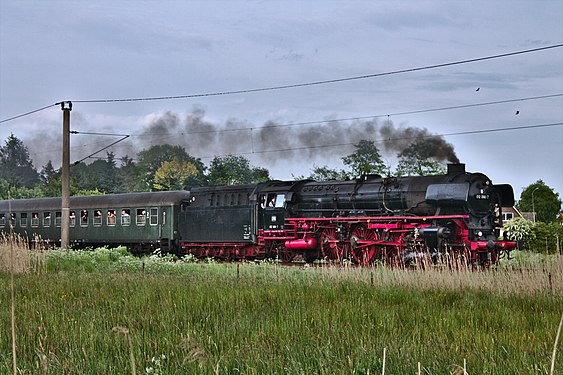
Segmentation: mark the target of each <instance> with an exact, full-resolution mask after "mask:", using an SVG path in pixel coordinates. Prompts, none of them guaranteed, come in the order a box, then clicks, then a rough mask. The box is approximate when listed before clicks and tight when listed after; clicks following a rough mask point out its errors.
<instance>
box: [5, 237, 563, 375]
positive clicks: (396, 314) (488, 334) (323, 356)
mask: <svg viewBox="0 0 563 375" xmlns="http://www.w3.org/2000/svg"><path fill="white" fill-rule="evenodd" d="M10 251H11V249H6V248H5V249H3V250H0V262H2V263H1V264H2V265H3V266H4V268H0V291H1V294H0V306H2V308H1V309H0V373H2V374H4V373H11V371H12V363H13V362H12V341H11V340H12V335H11V316H10V306H11V302H10V294H11V293H10V284H11V283H10V273H9V272H8V271H9V269H7V267H6V265H7V264H9V263H7V262H6V259H9V257H8V256H7V254H9V253H10ZM13 254H14V257H15V258H16V259H19V260H18V263H17V264H18V268H15V269H14V270H15V272H16V275H15V279H14V285H15V290H14V292H15V305H14V307H15V324H16V344H17V367H18V372H19V373H22V374H63V373H69V374H78V373H79V374H102V373H103V374H124V373H133V372H135V373H136V374H189V373H201V374H216V373H219V374H381V373H382V370H383V367H384V366H385V372H386V373H387V374H416V373H418V369H419V366H420V373H422V374H450V373H461V371H462V369H463V365H464V361H465V362H466V366H467V371H468V373H470V374H533V373H537V374H549V372H550V366H551V361H552V352H553V346H554V342H555V336H556V334H557V328H558V325H559V322H560V319H561V314H562V313H563V307H562V306H563V272H561V271H563V263H562V261H561V259H559V258H557V257H550V258H545V257H541V258H537V257H535V256H530V255H528V254H525V253H519V254H518V256H517V257H516V259H514V260H512V261H510V262H506V263H505V264H504V265H503V266H502V267H499V268H498V269H494V270H490V271H486V272H475V271H468V270H461V271H451V270H449V269H444V268H437V269H433V270H428V271H416V270H414V271H413V270H398V269H386V268H384V267H378V268H354V267H323V268H316V267H302V266H296V267H280V266H279V265H276V264H274V263H260V264H255V263H242V264H219V263H215V262H191V261H188V262H185V261H180V262H170V261H168V260H167V259H161V258H157V257H150V258H145V259H142V260H139V259H136V258H133V257H130V256H128V255H127V254H126V253H125V252H124V251H123V250H106V249H101V250H97V251H93V252H92V251H90V252H69V253H65V252H62V251H50V252H47V253H45V252H33V253H32V254H31V253H29V252H26V251H23V250H18V251H14V252H13ZM26 259H27V260H26ZM0 267H2V266H0ZM384 351H385V363H384ZM560 351H561V345H559V353H558V356H557V361H556V364H555V373H561V372H563V364H562V360H561V358H562V355H563V354H562V353H560Z"/></svg>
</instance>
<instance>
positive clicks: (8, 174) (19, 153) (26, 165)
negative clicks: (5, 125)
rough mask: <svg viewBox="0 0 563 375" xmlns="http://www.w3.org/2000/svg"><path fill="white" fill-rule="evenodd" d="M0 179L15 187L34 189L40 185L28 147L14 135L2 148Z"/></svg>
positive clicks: (0, 148)
mask: <svg viewBox="0 0 563 375" xmlns="http://www.w3.org/2000/svg"><path fill="white" fill-rule="evenodd" d="M0 179H3V180H6V181H7V182H8V184H10V185H12V186H15V187H27V188H32V187H34V186H35V185H37V184H38V183H39V174H38V173H37V170H35V168H34V167H33V162H32V160H31V159H30V158H29V151H28V150H27V147H26V146H25V145H24V144H23V142H22V141H21V140H20V139H18V138H17V137H16V136H14V135H13V134H11V135H10V136H9V137H8V139H7V140H6V143H5V145H4V146H2V147H0Z"/></svg>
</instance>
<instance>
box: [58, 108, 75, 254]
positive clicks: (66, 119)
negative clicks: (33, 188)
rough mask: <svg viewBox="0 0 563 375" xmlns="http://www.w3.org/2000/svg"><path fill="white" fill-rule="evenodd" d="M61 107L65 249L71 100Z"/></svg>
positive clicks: (65, 246)
mask: <svg viewBox="0 0 563 375" xmlns="http://www.w3.org/2000/svg"><path fill="white" fill-rule="evenodd" d="M61 109H62V111H63V160H62V167H61V172H62V174H61V180H62V181H61V182H62V192H61V197H62V207H61V248H62V249H63V250H67V249H68V248H69V244H70V111H72V102H70V101H68V102H61Z"/></svg>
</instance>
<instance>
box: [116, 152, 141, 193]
mask: <svg viewBox="0 0 563 375" xmlns="http://www.w3.org/2000/svg"><path fill="white" fill-rule="evenodd" d="M119 160H120V161H121V165H120V166H119V168H118V169H117V174H118V181H119V192H121V193H130V192H133V191H136V189H135V188H136V187H137V165H136V164H135V163H134V162H133V159H132V158H130V157H129V156H127V155H125V156H123V157H122V158H121V159H119Z"/></svg>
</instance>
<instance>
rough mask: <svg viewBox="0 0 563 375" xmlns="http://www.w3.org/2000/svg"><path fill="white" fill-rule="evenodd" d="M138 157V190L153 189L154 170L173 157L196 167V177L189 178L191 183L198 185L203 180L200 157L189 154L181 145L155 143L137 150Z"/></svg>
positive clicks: (203, 168) (202, 166)
mask: <svg viewBox="0 0 563 375" xmlns="http://www.w3.org/2000/svg"><path fill="white" fill-rule="evenodd" d="M138 157H139V162H138V163H137V172H138V174H137V178H138V181H139V184H138V186H137V188H138V190H141V191H147V190H154V189H155V187H154V177H155V174H156V171H157V170H158V169H159V168H160V166H161V165H162V163H163V162H165V161H171V160H173V159H174V158H178V159H179V160H183V161H186V162H190V163H192V164H193V165H194V166H195V167H196V168H197V170H198V174H197V176H196V177H192V178H191V179H190V184H191V185H200V184H203V183H204V181H205V178H204V174H203V173H204V171H205V166H204V165H203V163H202V162H201V160H200V159H197V158H195V157H193V156H191V155H189V154H188V153H187V152H186V150H185V149H184V148H183V147H182V146H172V145H156V146H152V147H150V148H149V149H146V150H143V151H141V152H139V154H138Z"/></svg>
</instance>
